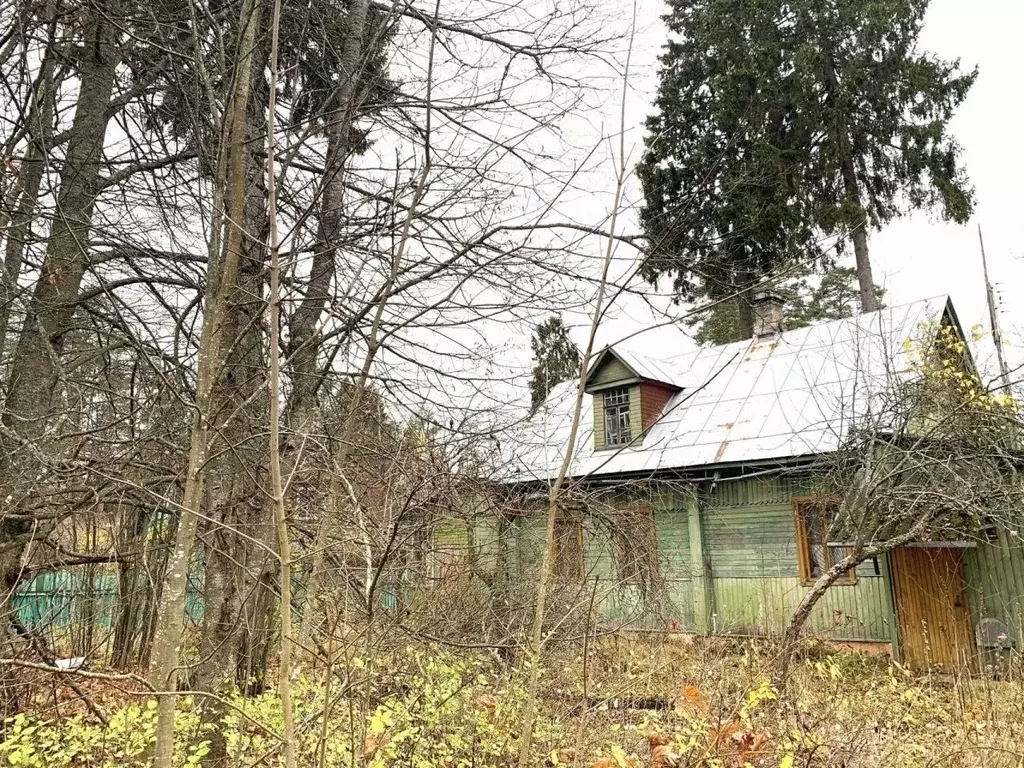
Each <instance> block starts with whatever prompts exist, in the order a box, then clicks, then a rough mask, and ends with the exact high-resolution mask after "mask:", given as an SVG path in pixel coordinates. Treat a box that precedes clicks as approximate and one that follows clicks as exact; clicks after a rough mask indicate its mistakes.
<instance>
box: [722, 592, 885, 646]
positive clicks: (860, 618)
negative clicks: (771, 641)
mask: <svg viewBox="0 0 1024 768" xmlns="http://www.w3.org/2000/svg"><path fill="white" fill-rule="evenodd" d="M712 589H713V592H714V605H715V613H714V617H713V625H714V626H713V631H714V632H715V633H720V634H730V633H735V634H744V635H761V634H769V633H773V632H779V631H780V630H782V629H783V627H784V626H785V624H786V621H787V620H788V619H789V617H790V616H791V615H792V613H793V611H795V610H796V607H797V605H798V604H799V602H800V599H801V598H802V597H803V594H804V591H805V589H804V588H803V587H801V586H800V582H799V580H798V579H796V578H781V577H763V578H715V579H713V580H712ZM807 631H808V632H810V633H812V634H816V635H819V636H821V637H823V638H825V639H828V640H871V641H878V642H892V641H893V637H894V633H895V621H894V618H893V615H892V602H891V599H890V597H889V587H888V584H887V582H886V580H885V579H881V578H864V579H858V580H857V583H856V585H853V586H837V587H833V588H832V589H830V590H829V591H828V592H826V593H825V594H824V596H823V597H822V598H821V600H819V601H818V604H817V605H816V606H815V607H814V611H813V612H812V613H811V617H810V620H809V622H808V626H807Z"/></svg>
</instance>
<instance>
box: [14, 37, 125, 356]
mask: <svg viewBox="0 0 1024 768" xmlns="http://www.w3.org/2000/svg"><path fill="white" fill-rule="evenodd" d="M55 45H56V21H54V22H52V23H51V24H50V33H49V41H48V45H47V48H46V52H45V53H44V54H43V62H42V65H41V67H40V71H39V77H38V78H37V79H36V86H35V88H34V89H33V90H34V93H33V97H32V106H31V108H30V110H29V113H28V136H29V143H28V147H27V149H26V150H25V160H24V162H23V163H22V165H21V189H20V192H19V194H18V196H17V198H16V201H17V202H16V205H15V206H13V208H14V213H13V215H12V216H11V220H10V224H9V227H7V228H6V229H7V232H6V235H7V241H6V243H5V244H4V263H3V275H2V276H0V277H2V281H0V291H2V294H0V359H2V358H3V352H4V348H5V347H6V344H7V328H8V325H9V323H10V320H11V310H12V308H13V306H14V303H15V301H16V300H17V297H18V277H19V276H20V275H21V266H22V262H23V261H24V258H25V249H26V248H27V247H28V242H29V235H30V233H31V231H32V221H33V219H34V218H35V208H36V204H37V203H38V201H39V187H40V185H41V184H42V181H43V175H44V173H45V171H46V157H47V152H48V149H49V147H48V144H49V140H50V137H51V136H52V135H53V106H54V104H53V94H54V89H53V70H54V62H55V60H56V58H57V52H56V51H55V50H54V47H55ZM111 83H113V81H111Z"/></svg>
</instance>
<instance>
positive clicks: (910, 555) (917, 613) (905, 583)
mask: <svg viewBox="0 0 1024 768" xmlns="http://www.w3.org/2000/svg"><path fill="white" fill-rule="evenodd" d="M890 558H891V560H890V562H891V563H892V578H893V591H894V595H895V599H896V616H897V620H898V621H899V627H900V647H901V650H902V651H903V660H904V662H905V663H906V664H908V665H909V666H911V667H914V668H915V669H929V668H932V667H943V668H945V669H952V668H954V667H960V666H970V665H971V664H973V660H974V655H975V648H974V638H973V636H972V632H971V617H970V613H969V611H968V608H967V585H966V583H965V581H964V569H963V550H962V549H949V548H945V547H942V548H931V547H928V548H926V547H900V548H898V549H894V550H893V551H892V552H891V553H890Z"/></svg>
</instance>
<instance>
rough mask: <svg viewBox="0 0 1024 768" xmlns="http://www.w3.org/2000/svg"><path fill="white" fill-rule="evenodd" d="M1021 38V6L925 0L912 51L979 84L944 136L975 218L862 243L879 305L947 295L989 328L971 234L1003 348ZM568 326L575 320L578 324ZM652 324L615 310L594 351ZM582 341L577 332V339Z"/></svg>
mask: <svg viewBox="0 0 1024 768" xmlns="http://www.w3.org/2000/svg"><path fill="white" fill-rule="evenodd" d="M616 1H617V2H619V3H621V5H622V9H623V16H624V17H628V16H629V15H630V14H631V13H632V2H631V0H616ZM664 10H665V6H664V4H663V3H662V2H661V0H638V28H639V34H638V38H637V41H636V45H635V48H634V53H633V66H634V72H635V75H634V76H633V77H632V78H631V90H632V92H631V94H630V97H629V99H628V101H627V115H628V116H627V123H628V125H629V127H628V133H627V145H628V146H630V147H632V148H633V149H632V158H631V159H632V160H633V161H635V160H636V159H637V158H638V157H639V153H640V141H641V139H642V135H643V134H642V132H643V121H644V118H645V117H646V116H647V114H648V113H649V112H650V110H651V103H652V101H653V96H654V93H655V91H656V88H657V76H656V73H657V55H658V53H659V49H660V47H661V44H662V43H663V42H664V40H665V30H664V27H663V26H662V25H661V23H660V22H659V21H658V17H659V16H660V15H661V14H662V13H663V12H664ZM1021 29H1024V2H1021V0H971V1H970V2H967V0H933V2H932V6H931V8H930V10H929V12H928V16H927V17H926V23H925V29H924V31H923V34H922V38H921V43H922V48H923V49H925V50H928V51H931V52H934V53H937V54H939V55H941V56H942V57H944V58H957V57H959V58H960V59H961V60H962V64H963V67H964V68H965V69H969V68H970V67H972V66H974V65H977V66H978V68H979V76H978V80H977V82H976V83H975V85H974V87H973V89H972V90H971V92H970V94H969V96H968V97H967V99H966V101H965V102H964V103H963V104H962V105H961V108H960V110H959V112H958V113H957V116H956V118H955V119H954V121H953V123H952V133H953V134H954V135H955V136H956V138H957V139H958V141H959V142H960V144H961V145H962V146H963V149H964V154H963V159H964V162H965V164H966V166H967V169H968V173H969V175H970V178H971V180H972V182H973V184H974V186H975V187H976V190H977V206H976V210H975V216H974V218H973V219H972V221H971V222H970V224H968V225H966V226H957V225H955V224H947V223H943V222H942V221H940V220H938V219H937V218H934V217H932V216H930V215H928V214H918V215H914V216H912V217H909V218H907V219H904V220H902V221H899V222H897V223H895V224H893V225H891V226H889V227H887V228H886V229H885V230H884V231H882V232H880V233H875V234H873V235H872V236H871V239H870V248H871V259H872V264H873V267H874V271H875V279H876V281H877V282H879V283H880V284H882V285H884V287H885V288H886V290H887V297H886V301H887V303H889V304H890V305H896V304H900V303H904V302H908V301H913V300H915V299H920V298H925V297H929V296H934V295H939V294H947V293H948V294H950V295H952V297H953V301H954V303H955V305H956V307H957V310H958V312H959V314H960V319H961V321H962V322H963V324H964V325H965V326H968V327H969V326H971V325H973V324H974V323H976V322H985V323H986V326H987V315H986V308H985V291H984V281H983V279H982V276H981V261H980V256H979V248H978V234H977V227H978V224H981V226H982V228H983V231H984V237H985V246H986V251H987V254H988V259H989V269H990V272H991V276H992V279H993V281H994V282H995V283H996V287H997V289H998V290H999V294H1000V298H1001V304H1000V310H1001V313H1000V317H1001V322H1002V325H1003V330H1004V332H1006V333H1007V336H1010V337H1011V338H1012V337H1018V338H1024V304H1022V303H1021V302H1020V301H1018V300H1016V296H1015V294H1014V291H1013V289H1014V287H1015V286H1016V285H1018V284H1021V283H1022V279H1024V236H1022V235H1024V231H1022V230H1024V223H1022V221H1024V219H1022V216H1021V212H1022V209H1024V193H1022V191H1021V179H1022V178H1024V154H1022V153H1021V151H1020V150H1019V149H1017V148H1018V147H1019V146H1020V130H1021V125H1022V123H1024V98H1022V96H1024V64H1022V55H1021V53H1022V52H1021V41H1020V30H1021ZM613 87H614V86H610V88H613ZM618 102H619V98H618V93H617V92H616V93H615V94H614V96H613V95H612V94H611V93H610V94H609V98H608V100H607V101H606V102H605V104H606V106H605V107H603V108H602V109H601V112H602V113H603V115H604V120H605V124H604V125H605V127H604V130H605V131H606V132H608V131H611V130H613V128H611V127H609V126H617V125H618ZM592 122H595V130H597V129H599V127H598V126H596V121H592ZM611 194H612V193H611V191H610V190H606V191H601V192H597V196H598V197H599V198H603V199H604V203H602V204H601V205H599V206H595V205H594V202H595V201H591V202H590V204H589V206H582V207H580V208H579V209H578V213H579V214H580V215H579V218H580V219H581V220H589V221H591V222H595V216H594V211H595V209H596V210H598V211H600V210H601V209H607V208H608V207H610V204H611ZM630 197H631V198H632V200H633V201H634V203H635V202H636V201H638V199H639V191H638V184H636V183H635V180H634V183H633V184H632V189H631V191H630ZM587 209H589V210H587ZM635 221H636V219H635V213H634V212H633V211H628V212H627V216H626V221H625V223H624V224H623V227H622V229H623V230H632V231H635V230H636V224H635ZM596 247H598V246H597V244H596V243H595V248H596ZM620 253H621V256H622V257H623V259H626V258H627V257H629V256H631V254H630V253H628V252H627V250H626V249H623V250H622V251H620ZM596 255H597V253H595V256H596ZM673 311H675V312H679V311H681V310H673ZM573 320H574V322H579V321H580V320H582V318H573ZM652 322H664V318H658V319H657V320H655V319H654V318H653V316H652V314H651V312H650V311H649V310H648V309H647V308H646V307H645V306H644V302H642V301H638V300H636V299H631V300H627V301H624V302H623V303H622V304H621V306H620V307H619V308H618V310H617V312H616V315H615V317H614V318H612V320H611V321H610V322H608V323H607V324H606V325H605V327H604V328H603V329H602V331H601V333H600V335H599V342H600V345H603V344H606V343H613V342H615V341H616V340H618V339H619V338H621V337H623V336H625V335H629V334H633V333H636V332H638V331H643V329H644V328H645V327H647V326H649V325H650V324H652ZM583 336H584V334H583V332H582V330H580V331H579V332H578V333H577V334H576V338H577V341H582V340H583ZM632 344H633V345H634V346H635V347H637V348H643V349H645V350H647V351H649V352H650V353H651V354H655V355H657V354H658V353H659V351H668V349H669V348H670V347H677V346H679V345H688V344H689V341H688V340H687V339H686V338H685V337H684V336H683V335H682V334H680V333H679V332H678V331H677V330H674V329H672V328H662V329H660V330H656V331H649V332H648V331H644V332H642V333H641V335H640V336H639V337H637V340H636V341H634V342H632Z"/></svg>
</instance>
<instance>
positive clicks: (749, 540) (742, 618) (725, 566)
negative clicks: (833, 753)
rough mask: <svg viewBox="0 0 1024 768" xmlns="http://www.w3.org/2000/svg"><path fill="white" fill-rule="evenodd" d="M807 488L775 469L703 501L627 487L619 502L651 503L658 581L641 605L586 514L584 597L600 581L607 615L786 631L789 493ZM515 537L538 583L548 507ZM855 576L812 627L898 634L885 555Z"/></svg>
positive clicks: (791, 531) (791, 534)
mask: <svg viewBox="0 0 1024 768" xmlns="http://www.w3.org/2000/svg"><path fill="white" fill-rule="evenodd" d="M809 492H810V487H809V484H808V483H807V482H802V483H801V482H798V481H796V480H794V479H791V478H786V477H774V478H771V477H768V478H758V479H747V480H740V481H731V482H720V483H719V484H718V485H717V486H716V487H715V489H714V491H713V492H712V494H711V496H710V497H709V498H707V499H702V500H700V501H698V499H697V498H696V497H695V496H694V495H692V494H691V493H689V492H685V491H682V490H679V491H675V490H668V491H659V492H654V493H645V492H642V491H641V492H636V491H634V492H633V493H632V494H631V495H630V496H628V497H627V496H626V495H623V496H622V501H621V504H622V506H626V505H627V504H635V503H637V500H638V499H643V500H644V501H646V502H648V503H650V504H651V506H652V507H653V515H654V521H655V530H656V539H657V541H656V546H657V553H658V564H659V573H660V579H661V584H660V589H659V590H657V594H652V595H651V596H650V598H649V600H648V601H647V603H644V601H642V600H641V599H640V595H639V593H638V589H637V588H636V587H633V586H631V585H622V584H619V583H618V574H617V563H616V558H615V550H614V544H613V542H612V541H611V538H610V537H609V536H608V534H607V532H606V531H605V530H604V529H603V527H602V525H601V524H600V523H599V522H595V521H587V522H585V525H584V533H585V535H584V546H585V552H586V562H587V568H586V573H585V579H584V582H585V583H584V584H582V585H580V586H579V589H578V594H579V596H580V600H584V601H585V600H589V595H590V593H591V592H592V591H593V584H594V583H595V580H596V583H597V591H596V592H595V593H594V594H595V595H596V600H595V602H596V612H597V613H598V615H599V617H600V618H601V619H602V620H604V621H605V622H606V623H621V624H624V625H629V626H631V627H646V628H656V629H667V628H676V629H680V630H686V631H696V632H711V633H716V634H744V635H747V634H751V635H754V634H766V633H771V632H778V631H781V630H782V629H783V628H784V627H785V622H786V620H787V619H788V618H789V616H790V615H791V614H792V612H793V610H794V609H795V608H796V606H797V604H798V602H799V601H800V598H801V597H802V595H803V593H804V588H803V587H801V586H800V583H799V576H798V566H797V555H796V525H795V521H794V516H793V505H792V498H793V497H794V496H800V495H805V494H807V493H809ZM514 539H515V552H516V557H515V558H514V563H515V567H516V568H517V570H518V578H519V579H521V580H522V582H523V583H524V585H525V583H526V582H530V583H532V580H534V579H535V578H536V574H537V570H538V569H539V567H540V562H541V555H542V553H543V541H544V520H543V515H540V514H538V515H530V516H524V517H521V518H519V519H517V521H516V523H515V531H514ZM702 553H703V557H702V556H701V554H702ZM857 576H858V578H857V581H856V583H855V584H853V585H851V586H836V587H834V588H833V589H831V590H829V592H828V593H827V594H826V595H825V597H824V598H822V600H821V601H819V603H818V605H817V606H816V607H815V610H814V612H813V613H812V615H811V618H810V621H809V624H808V630H809V631H811V632H813V633H815V634H818V635H820V636H822V637H824V638H827V639H831V640H837V641H857V640H862V641H873V642H893V641H894V640H895V632H896V629H895V627H896V624H895V620H894V617H893V612H892V601H891V597H890V590H889V587H888V579H887V570H886V563H885V561H884V559H882V560H881V561H880V562H879V563H878V566H877V569H876V565H875V563H874V562H872V561H869V562H867V563H865V564H863V565H862V566H861V567H860V568H859V569H858V571H857ZM587 585H590V586H587Z"/></svg>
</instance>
